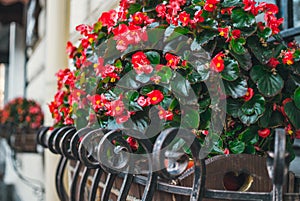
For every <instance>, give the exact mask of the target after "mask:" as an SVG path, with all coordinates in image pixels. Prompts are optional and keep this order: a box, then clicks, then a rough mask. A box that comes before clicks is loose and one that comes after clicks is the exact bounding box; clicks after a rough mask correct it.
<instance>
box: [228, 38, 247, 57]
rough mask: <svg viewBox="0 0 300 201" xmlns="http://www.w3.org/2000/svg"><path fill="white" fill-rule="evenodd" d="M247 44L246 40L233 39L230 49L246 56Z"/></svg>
mask: <svg viewBox="0 0 300 201" xmlns="http://www.w3.org/2000/svg"><path fill="white" fill-rule="evenodd" d="M245 43H246V40H245V39H244V38H238V39H232V40H231V41H230V49H232V50H233V51H234V52H235V53H237V54H245V52H246V49H245V47H244V45H245Z"/></svg>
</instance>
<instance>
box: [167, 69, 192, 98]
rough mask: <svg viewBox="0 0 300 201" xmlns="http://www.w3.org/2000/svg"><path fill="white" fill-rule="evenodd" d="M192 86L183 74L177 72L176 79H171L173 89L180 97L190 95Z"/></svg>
mask: <svg viewBox="0 0 300 201" xmlns="http://www.w3.org/2000/svg"><path fill="white" fill-rule="evenodd" d="M191 90H192V88H191V85H190V84H189V82H188V80H186V79H184V78H183V77H182V76H181V75H179V74H176V76H175V77H174V79H173V80H172V81H171V91H172V92H173V93H175V94H176V95H178V96H179V97H181V96H184V97H188V96H189V95H190V92H191Z"/></svg>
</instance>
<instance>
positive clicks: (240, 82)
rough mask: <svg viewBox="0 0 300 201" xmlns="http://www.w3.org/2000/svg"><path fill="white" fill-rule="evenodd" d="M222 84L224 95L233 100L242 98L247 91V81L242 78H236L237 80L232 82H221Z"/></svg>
mask: <svg viewBox="0 0 300 201" xmlns="http://www.w3.org/2000/svg"><path fill="white" fill-rule="evenodd" d="M223 83H224V88H225V91H226V94H227V95H229V96H231V97H233V98H239V97H243V96H244V95H245V94H246V92H247V89H248V87H247V81H246V80H244V79H242V78H238V79H237V80H235V81H232V82H229V81H226V80H223Z"/></svg>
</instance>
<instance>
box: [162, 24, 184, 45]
mask: <svg viewBox="0 0 300 201" xmlns="http://www.w3.org/2000/svg"><path fill="white" fill-rule="evenodd" d="M188 32H189V29H187V28H185V27H175V26H173V25H170V26H169V27H168V28H167V29H166V31H165V38H164V41H165V42H169V41H171V40H174V39H175V38H178V37H179V36H183V35H186V34H187V33H188Z"/></svg>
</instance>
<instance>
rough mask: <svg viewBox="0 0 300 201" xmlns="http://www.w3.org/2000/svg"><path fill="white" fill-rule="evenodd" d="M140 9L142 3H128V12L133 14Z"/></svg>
mask: <svg viewBox="0 0 300 201" xmlns="http://www.w3.org/2000/svg"><path fill="white" fill-rule="evenodd" d="M141 9H142V5H141V4H139V3H134V4H130V7H129V8H128V14H129V15H130V14H134V13H136V12H139V11H140V10H141Z"/></svg>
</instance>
